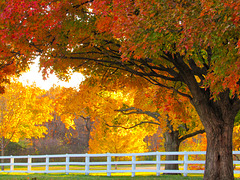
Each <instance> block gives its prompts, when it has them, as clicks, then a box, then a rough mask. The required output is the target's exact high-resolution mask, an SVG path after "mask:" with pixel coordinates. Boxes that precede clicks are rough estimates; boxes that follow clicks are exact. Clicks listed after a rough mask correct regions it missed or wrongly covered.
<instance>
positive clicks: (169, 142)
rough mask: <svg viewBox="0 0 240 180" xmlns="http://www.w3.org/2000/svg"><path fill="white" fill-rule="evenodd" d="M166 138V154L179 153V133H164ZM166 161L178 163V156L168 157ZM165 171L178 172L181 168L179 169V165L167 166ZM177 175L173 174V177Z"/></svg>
mask: <svg viewBox="0 0 240 180" xmlns="http://www.w3.org/2000/svg"><path fill="white" fill-rule="evenodd" d="M164 138H165V143H164V148H165V151H166V152H175V151H177V152H178V151H179V144H180V140H179V132H178V131H167V132H165V133H164ZM166 161H178V155H168V156H166ZM165 169H166V170H178V169H179V168H178V164H166V165H165ZM176 174H178V173H176ZM176 174H172V173H171V175H176ZM178 175H179V174H178Z"/></svg>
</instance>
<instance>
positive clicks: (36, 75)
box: [19, 60, 84, 90]
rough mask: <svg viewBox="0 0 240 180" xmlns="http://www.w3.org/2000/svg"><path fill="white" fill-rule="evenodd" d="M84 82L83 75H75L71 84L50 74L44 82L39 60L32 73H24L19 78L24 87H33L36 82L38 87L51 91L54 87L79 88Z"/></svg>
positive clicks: (31, 67) (33, 65)
mask: <svg viewBox="0 0 240 180" xmlns="http://www.w3.org/2000/svg"><path fill="white" fill-rule="evenodd" d="M83 80H84V76H83V75H82V74H81V73H73V75H72V76H71V79H70V80H69V82H65V81H61V80H59V79H58V78H57V76H56V75H55V74H50V75H49V78H48V79H47V80H43V78H42V74H41V72H39V66H38V60H36V62H35V64H32V65H31V66H30V71H28V72H26V73H23V74H22V75H21V76H20V78H19V81H20V82H22V83H23V84H24V85H31V84H33V83H34V82H35V83H36V86H38V87H40V88H42V89H45V90H49V89H50V88H51V87H52V86H53V85H56V86H58V85H60V86H64V87H67V88H68V87H76V88H78V86H79V84H80V83H81V81H83Z"/></svg>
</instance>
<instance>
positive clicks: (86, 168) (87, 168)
mask: <svg viewBox="0 0 240 180" xmlns="http://www.w3.org/2000/svg"><path fill="white" fill-rule="evenodd" d="M89 162H90V157H89V156H88V154H87V153H86V156H85V175H89Z"/></svg>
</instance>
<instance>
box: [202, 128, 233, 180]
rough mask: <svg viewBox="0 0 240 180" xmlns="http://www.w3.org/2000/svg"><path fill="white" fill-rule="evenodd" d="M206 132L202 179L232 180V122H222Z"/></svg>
mask: <svg viewBox="0 0 240 180" xmlns="http://www.w3.org/2000/svg"><path fill="white" fill-rule="evenodd" d="M205 129H206V132H207V155H206V165H205V173H204V180H212V179H214V180H215V179H216V180H217V179H218V180H232V179H234V176H233V156H232V132H233V124H232V125H231V124H223V125H222V126H220V127H215V128H214V129H212V128H208V127H205Z"/></svg>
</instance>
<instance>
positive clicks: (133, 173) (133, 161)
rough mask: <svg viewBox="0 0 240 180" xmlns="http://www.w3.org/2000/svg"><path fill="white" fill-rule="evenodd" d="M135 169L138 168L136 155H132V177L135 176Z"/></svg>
mask: <svg viewBox="0 0 240 180" xmlns="http://www.w3.org/2000/svg"><path fill="white" fill-rule="evenodd" d="M135 170H136V156H135V155H133V156H132V177H134V176H135Z"/></svg>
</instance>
